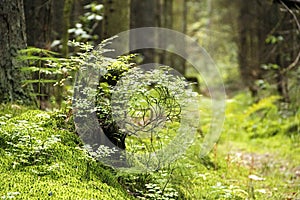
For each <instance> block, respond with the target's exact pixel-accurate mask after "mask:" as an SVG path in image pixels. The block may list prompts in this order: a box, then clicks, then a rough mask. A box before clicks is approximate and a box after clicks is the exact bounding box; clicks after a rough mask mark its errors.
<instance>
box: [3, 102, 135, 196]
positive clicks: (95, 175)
mask: <svg viewBox="0 0 300 200" xmlns="http://www.w3.org/2000/svg"><path fill="white" fill-rule="evenodd" d="M2 111H3V112H2V114H1V115H0V116H5V115H7V118H5V119H4V118H2V120H0V121H1V124H0V143H1V144H2V145H1V147H0V172H1V176H0V183H1V184H0V197H2V198H4V199H5V198H9V197H12V196H14V197H15V198H16V199H50V198H51V199H105V200H106V199H108V200H109V199H120V200H121V199H132V198H131V197H130V196H129V195H128V194H127V192H126V191H125V190H124V189H123V188H122V186H121V185H120V184H119V183H118V181H117V180H116V178H115V176H114V174H113V173H112V171H108V170H106V169H104V168H103V167H102V166H101V164H100V163H98V162H96V161H95V160H93V159H91V158H89V157H88V156H87V154H86V152H85V151H84V150H83V149H82V148H80V144H81V141H80V139H79V138H78V136H77V135H76V134H75V132H73V131H72V129H68V128H66V127H64V125H65V124H64V123H66V122H65V121H64V119H65V116H63V115H62V114H61V113H51V112H44V111H39V110H28V111H25V112H24V113H19V114H18V115H16V116H12V114H9V113H10V112H9V111H7V110H5V109H4V108H2ZM8 118H9V119H8Z"/></svg>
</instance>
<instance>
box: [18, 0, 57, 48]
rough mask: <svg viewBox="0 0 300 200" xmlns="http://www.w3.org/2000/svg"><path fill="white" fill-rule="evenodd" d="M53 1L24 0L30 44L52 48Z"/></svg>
mask: <svg viewBox="0 0 300 200" xmlns="http://www.w3.org/2000/svg"><path fill="white" fill-rule="evenodd" d="M52 2H53V1H48V0H24V8H25V19H26V34H27V36H28V37H27V44H28V46H34V47H38V48H45V49H49V48H50V44H51V33H52V27H51V26H52Z"/></svg>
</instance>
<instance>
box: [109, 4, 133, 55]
mask: <svg viewBox="0 0 300 200" xmlns="http://www.w3.org/2000/svg"><path fill="white" fill-rule="evenodd" d="M103 4H104V22H103V39H107V38H110V37H112V36H115V35H117V34H118V33H120V32H123V31H127V30H129V28H130V27H129V23H130V0H122V1H120V0H104V1H103ZM121 46H122V47H123V48H127V49H128V47H129V38H128V41H125V42H124V44H120V47H121ZM125 50H126V49H125Z"/></svg>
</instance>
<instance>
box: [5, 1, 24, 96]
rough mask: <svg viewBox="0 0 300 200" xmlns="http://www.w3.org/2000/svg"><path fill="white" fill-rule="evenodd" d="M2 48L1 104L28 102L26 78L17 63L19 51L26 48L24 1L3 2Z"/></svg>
mask: <svg viewBox="0 0 300 200" xmlns="http://www.w3.org/2000/svg"><path fill="white" fill-rule="evenodd" d="M0 47H1V48H0V57H1V61H0V102H9V101H11V102H15V101H22V102H26V101H27V102H28V100H29V95H28V92H27V90H26V89H25V88H23V87H22V80H23V79H24V77H23V76H22V73H20V67H19V66H18V65H17V63H16V61H15V56H16V55H17V51H18V50H19V49H22V48H25V47H26V33H25V17H24V5H23V0H1V3H0Z"/></svg>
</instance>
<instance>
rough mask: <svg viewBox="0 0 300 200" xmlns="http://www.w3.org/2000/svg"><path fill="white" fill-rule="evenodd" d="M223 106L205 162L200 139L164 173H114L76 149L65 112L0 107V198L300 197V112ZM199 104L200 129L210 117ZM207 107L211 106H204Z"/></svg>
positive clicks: (264, 105)
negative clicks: (287, 113) (215, 141)
mask: <svg viewBox="0 0 300 200" xmlns="http://www.w3.org/2000/svg"><path fill="white" fill-rule="evenodd" d="M248 99H249V98H248V96H247V95H244V94H243V95H238V96H236V97H235V98H234V99H230V100H228V102H227V108H226V120H225V123H224V126H223V134H222V135H221V137H220V140H219V142H218V144H217V145H215V147H214V148H213V150H212V151H211V153H210V154H209V155H208V156H207V157H206V158H200V157H199V150H200V148H201V146H200V145H199V144H201V141H202V139H203V138H202V137H201V136H200V135H201V134H199V136H198V137H197V139H196V141H195V144H194V145H192V146H191V147H190V148H189V149H188V150H187V152H186V155H185V156H183V157H182V158H180V159H179V160H178V161H176V162H174V163H172V164H171V165H170V167H169V168H166V169H162V170H161V171H158V172H147V173H145V174H137V173H125V172H118V171H117V170H116V171H115V170H112V169H111V168H107V167H105V166H103V165H101V163H99V162H96V161H95V160H94V159H92V158H91V157H90V156H89V155H88V154H87V153H86V151H85V150H84V149H83V148H81V146H82V144H81V142H80V140H79V138H78V137H77V135H76V134H75V133H74V127H73V125H72V123H71V122H66V120H65V119H66V115H65V113H64V112H61V111H60V112H44V111H38V110H33V109H31V108H28V107H22V106H19V105H1V106H0V145H1V146H0V155H1V157H0V173H1V176H0V197H1V198H2V199H11V198H15V199H41V198H42V199H50V198H51V199H117V200H118V199H120V200H121V199H153V200H154V199H191V200H194V199H195V200H198V199H208V200H211V199H237V200H239V199H249V200H250V199H262V200H264V199H274V200H275V199H285V200H299V199H300V134H299V133H300V131H299V130H300V123H299V122H300V121H299V119H300V115H299V113H298V114H296V115H291V116H288V117H285V118H283V117H281V113H280V112H279V110H278V109H277V107H276V106H275V104H276V98H275V97H268V98H266V99H263V100H261V101H259V102H257V103H252V102H250V101H248ZM208 101H209V100H206V99H203V101H202V105H204V106H203V107H202V108H201V116H202V121H203V123H202V129H203V130H202V131H203V132H206V131H207V129H208V127H209V123H207V122H208V121H209V116H210V114H209V112H208V111H207V108H206V107H205V106H207V105H209V104H208V103H207V102H208ZM208 107H209V106H208Z"/></svg>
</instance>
